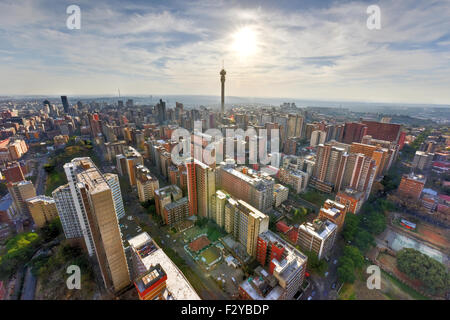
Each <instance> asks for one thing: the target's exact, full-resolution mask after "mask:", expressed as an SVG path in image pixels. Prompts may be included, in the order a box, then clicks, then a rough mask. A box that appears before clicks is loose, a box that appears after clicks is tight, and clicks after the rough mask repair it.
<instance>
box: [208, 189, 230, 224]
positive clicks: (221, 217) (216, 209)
mask: <svg viewBox="0 0 450 320" xmlns="http://www.w3.org/2000/svg"><path fill="white" fill-rule="evenodd" d="M227 198H229V195H228V194H227V193H225V192H224V191H222V190H217V191H216V193H215V194H213V195H212V196H211V219H212V220H213V221H214V222H215V223H217V225H219V226H220V227H221V228H224V227H225V204H226V202H227Z"/></svg>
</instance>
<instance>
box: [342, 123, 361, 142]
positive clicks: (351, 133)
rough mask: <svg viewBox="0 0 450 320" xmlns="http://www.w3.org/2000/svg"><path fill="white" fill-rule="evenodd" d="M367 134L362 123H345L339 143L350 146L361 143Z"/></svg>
mask: <svg viewBox="0 0 450 320" xmlns="http://www.w3.org/2000/svg"><path fill="white" fill-rule="evenodd" d="M366 134H367V126H366V125H365V124H363V123H357V122H346V123H345V125H344V130H343V131H342V137H341V140H340V141H341V142H343V143H347V144H351V143H352V142H361V140H362V138H363V137H364V136H365V135H366Z"/></svg>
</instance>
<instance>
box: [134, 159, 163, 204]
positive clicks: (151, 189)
mask: <svg viewBox="0 0 450 320" xmlns="http://www.w3.org/2000/svg"><path fill="white" fill-rule="evenodd" d="M136 186H137V191H138V197H139V201H140V202H146V201H148V200H150V199H153V198H154V197H155V190H158V189H159V181H158V179H156V177H155V176H153V175H152V174H151V173H150V170H148V169H147V168H146V167H144V166H143V165H138V166H136Z"/></svg>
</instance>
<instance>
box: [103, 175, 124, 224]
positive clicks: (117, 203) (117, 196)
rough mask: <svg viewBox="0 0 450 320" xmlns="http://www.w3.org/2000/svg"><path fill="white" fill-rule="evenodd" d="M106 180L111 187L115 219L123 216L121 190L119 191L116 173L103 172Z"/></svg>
mask: <svg viewBox="0 0 450 320" xmlns="http://www.w3.org/2000/svg"><path fill="white" fill-rule="evenodd" d="M104 176H105V179H106V182H107V183H108V185H109V187H110V188H111V192H112V195H113V199H114V208H115V209H116V215H117V219H121V218H123V217H125V208H124V206H123V201H122V192H121V191H120V182H119V177H118V176H117V174H113V173H105V174H104Z"/></svg>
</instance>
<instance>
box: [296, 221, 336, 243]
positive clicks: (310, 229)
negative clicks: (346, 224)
mask: <svg viewBox="0 0 450 320" xmlns="http://www.w3.org/2000/svg"><path fill="white" fill-rule="evenodd" d="M319 221H321V222H320V224H319ZM319 221H316V220H315V221H314V222H315V223H311V222H307V223H304V224H302V225H301V226H300V227H299V229H301V230H304V231H306V232H307V233H309V234H310V235H313V236H315V237H317V238H320V239H322V240H323V239H326V238H327V237H328V236H329V235H330V234H331V233H332V232H333V231H334V230H335V229H336V228H337V225H336V224H334V223H333V222H331V221H329V220H323V221H322V220H319Z"/></svg>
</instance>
